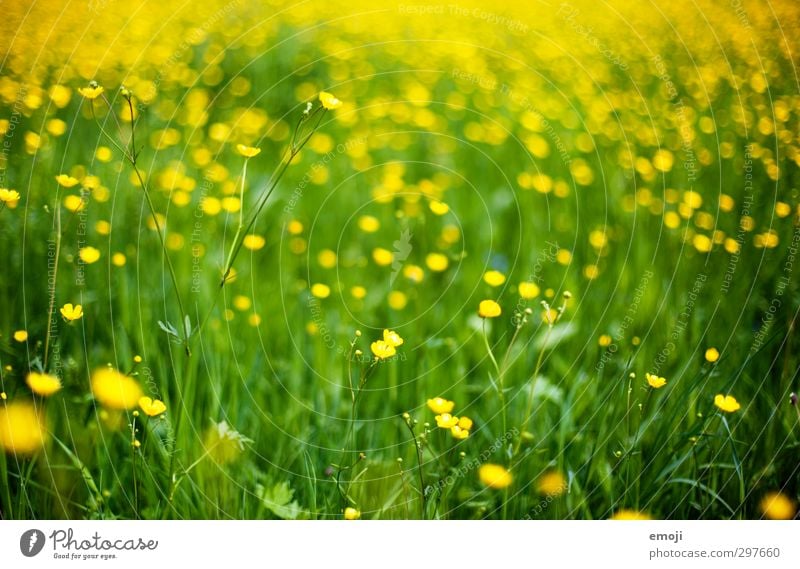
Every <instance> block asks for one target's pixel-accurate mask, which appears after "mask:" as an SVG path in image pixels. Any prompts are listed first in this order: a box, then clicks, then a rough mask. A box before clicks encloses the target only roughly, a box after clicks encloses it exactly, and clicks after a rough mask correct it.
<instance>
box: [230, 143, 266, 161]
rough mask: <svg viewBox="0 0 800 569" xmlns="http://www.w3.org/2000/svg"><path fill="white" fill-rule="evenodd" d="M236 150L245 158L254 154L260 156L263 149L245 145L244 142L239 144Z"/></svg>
mask: <svg viewBox="0 0 800 569" xmlns="http://www.w3.org/2000/svg"><path fill="white" fill-rule="evenodd" d="M236 152H238V153H239V154H241V155H242V156H244V157H245V158H252V157H253V156H258V155H259V154H260V153H261V149H260V148H255V147H254V146H245V145H244V144H237V145H236Z"/></svg>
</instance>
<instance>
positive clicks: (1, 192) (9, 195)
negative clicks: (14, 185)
mask: <svg viewBox="0 0 800 569" xmlns="http://www.w3.org/2000/svg"><path fill="white" fill-rule="evenodd" d="M18 201H19V192H18V191H16V190H9V189H8V188H0V202H3V203H5V204H13V203H16V202H18Z"/></svg>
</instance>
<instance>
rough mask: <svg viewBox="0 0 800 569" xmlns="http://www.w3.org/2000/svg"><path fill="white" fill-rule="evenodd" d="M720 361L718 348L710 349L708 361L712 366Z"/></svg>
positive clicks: (707, 356)
mask: <svg viewBox="0 0 800 569" xmlns="http://www.w3.org/2000/svg"><path fill="white" fill-rule="evenodd" d="M718 359H719V350H717V348H708V349H707V350H706V361H707V362H711V363H712V364H713V363H714V362H715V361H717V360H718Z"/></svg>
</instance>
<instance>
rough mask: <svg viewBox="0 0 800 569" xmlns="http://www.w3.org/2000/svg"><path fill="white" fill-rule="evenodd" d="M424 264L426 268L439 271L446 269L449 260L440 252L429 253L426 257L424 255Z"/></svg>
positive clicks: (435, 271)
mask: <svg viewBox="0 0 800 569" xmlns="http://www.w3.org/2000/svg"><path fill="white" fill-rule="evenodd" d="M425 264H426V265H428V268H429V269H430V270H432V271H433V272H434V273H441V272H442V271H444V270H446V269H447V266H448V265H449V264H450V261H449V260H448V258H447V257H446V256H445V255H442V254H441V253H430V254H429V255H428V256H427V257H425Z"/></svg>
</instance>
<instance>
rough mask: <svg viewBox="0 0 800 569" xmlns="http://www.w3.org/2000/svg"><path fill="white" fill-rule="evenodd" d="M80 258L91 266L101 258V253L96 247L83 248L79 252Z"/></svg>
mask: <svg viewBox="0 0 800 569" xmlns="http://www.w3.org/2000/svg"><path fill="white" fill-rule="evenodd" d="M78 257H80V258H81V261H83V262H84V263H86V264H87V265H91V264H92V263H95V262H97V260H98V259H99V258H100V251H98V250H97V249H95V248H94V247H81V250H80V251H78Z"/></svg>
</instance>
